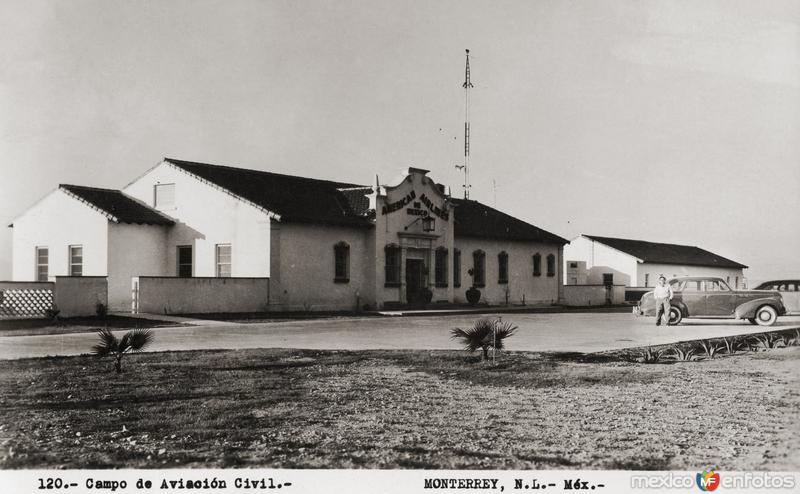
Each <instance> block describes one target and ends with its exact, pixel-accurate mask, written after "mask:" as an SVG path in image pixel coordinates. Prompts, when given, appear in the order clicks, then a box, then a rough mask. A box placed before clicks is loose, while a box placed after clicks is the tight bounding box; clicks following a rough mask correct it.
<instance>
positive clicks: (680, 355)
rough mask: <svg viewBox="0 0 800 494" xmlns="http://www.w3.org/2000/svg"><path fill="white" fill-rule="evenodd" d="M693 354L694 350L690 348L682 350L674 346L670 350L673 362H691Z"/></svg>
mask: <svg viewBox="0 0 800 494" xmlns="http://www.w3.org/2000/svg"><path fill="white" fill-rule="evenodd" d="M694 353H695V348H694V347H691V346H690V347H687V348H682V347H680V346H677V345H676V346H675V347H673V348H672V356H673V357H675V360H681V361H683V362H689V361H691V360H694Z"/></svg>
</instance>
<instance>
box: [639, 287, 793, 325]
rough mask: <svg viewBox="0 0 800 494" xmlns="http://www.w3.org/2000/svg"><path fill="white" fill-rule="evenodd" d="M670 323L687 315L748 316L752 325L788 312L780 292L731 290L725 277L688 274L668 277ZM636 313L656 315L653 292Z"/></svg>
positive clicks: (712, 317)
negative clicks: (670, 294) (670, 298)
mask: <svg viewBox="0 0 800 494" xmlns="http://www.w3.org/2000/svg"><path fill="white" fill-rule="evenodd" d="M669 286H670V287H672V292H673V295H674V296H673V298H672V300H671V301H670V311H669V324H673V325H674V324H680V322H681V320H682V319H683V318H684V317H692V318H695V317H696V318H709V319H747V320H748V321H750V323H751V324H758V325H760V326H772V325H773V324H775V321H777V320H778V316H782V315H784V314H786V307H784V305H783V299H782V298H781V294H780V293H778V292H777V291H767V290H731V287H729V286H728V284H727V283H725V280H723V279H722V278H711V277H687V278H673V279H671V280H669ZM633 312H634V314H637V315H644V316H655V315H656V302H655V298H654V297H653V292H647V293H645V294H644V295H642V299H641V300H639V304H638V305H637V306H636V307H634V310H633Z"/></svg>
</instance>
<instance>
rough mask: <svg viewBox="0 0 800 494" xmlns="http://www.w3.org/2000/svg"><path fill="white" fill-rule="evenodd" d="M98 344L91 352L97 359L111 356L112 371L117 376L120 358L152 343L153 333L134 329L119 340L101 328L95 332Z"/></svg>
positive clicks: (120, 362)
mask: <svg viewBox="0 0 800 494" xmlns="http://www.w3.org/2000/svg"><path fill="white" fill-rule="evenodd" d="M97 335H98V336H99V337H100V343H98V344H97V345H95V346H93V347H92V352H93V353H94V354H95V355H97V356H98V357H105V356H108V355H111V356H112V357H114V370H116V371H117V374H119V373H121V372H122V357H123V356H124V355H125V354H126V353H131V352H138V351H141V350H143V349H144V347H146V346H147V345H149V344H150V343H152V342H153V333H152V331H150V330H149V329H134V330H133V331H128V332H127V333H125V334H124V335H122V338H121V339H118V338H117V337H116V336H114V333H112V332H111V331H109V330H108V328H103V329H101V330H99V331H97Z"/></svg>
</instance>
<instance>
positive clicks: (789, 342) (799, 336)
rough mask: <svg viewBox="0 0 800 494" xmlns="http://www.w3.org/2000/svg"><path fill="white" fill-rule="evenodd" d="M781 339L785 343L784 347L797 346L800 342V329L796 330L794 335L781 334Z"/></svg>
mask: <svg viewBox="0 0 800 494" xmlns="http://www.w3.org/2000/svg"><path fill="white" fill-rule="evenodd" d="M780 339H781V341H782V342H783V346H795V345H797V344H798V341H800V329H795V330H794V334H792V333H781V334H780Z"/></svg>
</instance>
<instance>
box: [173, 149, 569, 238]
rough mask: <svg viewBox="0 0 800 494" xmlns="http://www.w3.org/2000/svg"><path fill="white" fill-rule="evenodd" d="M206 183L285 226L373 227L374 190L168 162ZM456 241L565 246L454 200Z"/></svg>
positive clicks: (475, 205)
mask: <svg viewBox="0 0 800 494" xmlns="http://www.w3.org/2000/svg"><path fill="white" fill-rule="evenodd" d="M165 161H167V162H168V163H171V164H173V165H174V166H177V167H178V168H180V169H182V170H185V171H187V172H189V173H191V174H193V175H196V176H198V177H200V178H201V179H203V180H206V181H208V182H211V183H213V184H215V185H217V186H219V187H222V188H223V189H226V190H228V191H229V192H231V193H233V194H235V195H237V196H239V197H241V198H242V199H245V200H247V201H249V202H251V203H253V204H256V205H258V206H260V207H262V208H264V209H266V210H268V211H271V212H273V213H275V214H278V215H280V217H281V221H289V222H293V221H294V222H304V223H318V224H333V225H341V226H372V225H373V222H372V219H373V218H374V216H373V215H374V211H370V210H369V199H368V198H367V197H366V196H367V195H368V194H370V193H372V188H371V187H369V186H364V185H356V184H349V183H342V182H332V181H328V180H317V179H313V178H305V177H296V176H293V175H282V174H279V173H271V172H265V171H259V170H248V169H245V168H234V167H230V166H220V165H212V164H208V163H196V162H193V161H183V160H177V159H173V158H165ZM452 201H453V203H455V205H456V206H457V209H456V211H455V213H454V214H455V218H456V220H455V234H456V235H457V236H468V237H480V238H495V239H506V240H528V241H536V242H543V243H556V244H565V243H567V240H565V239H563V238H561V237H559V236H557V235H553V234H552V233H549V232H547V231H545V230H542V229H541V228H537V227H535V226H533V225H531V224H528V223H525V222H524V221H522V220H518V219H516V218H514V217H512V216H509V215H507V214H505V213H502V212H500V211H498V210H496V209H493V208H491V207H489V206H486V205H484V204H481V203H479V202H477V201H465V200H461V199H452Z"/></svg>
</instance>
